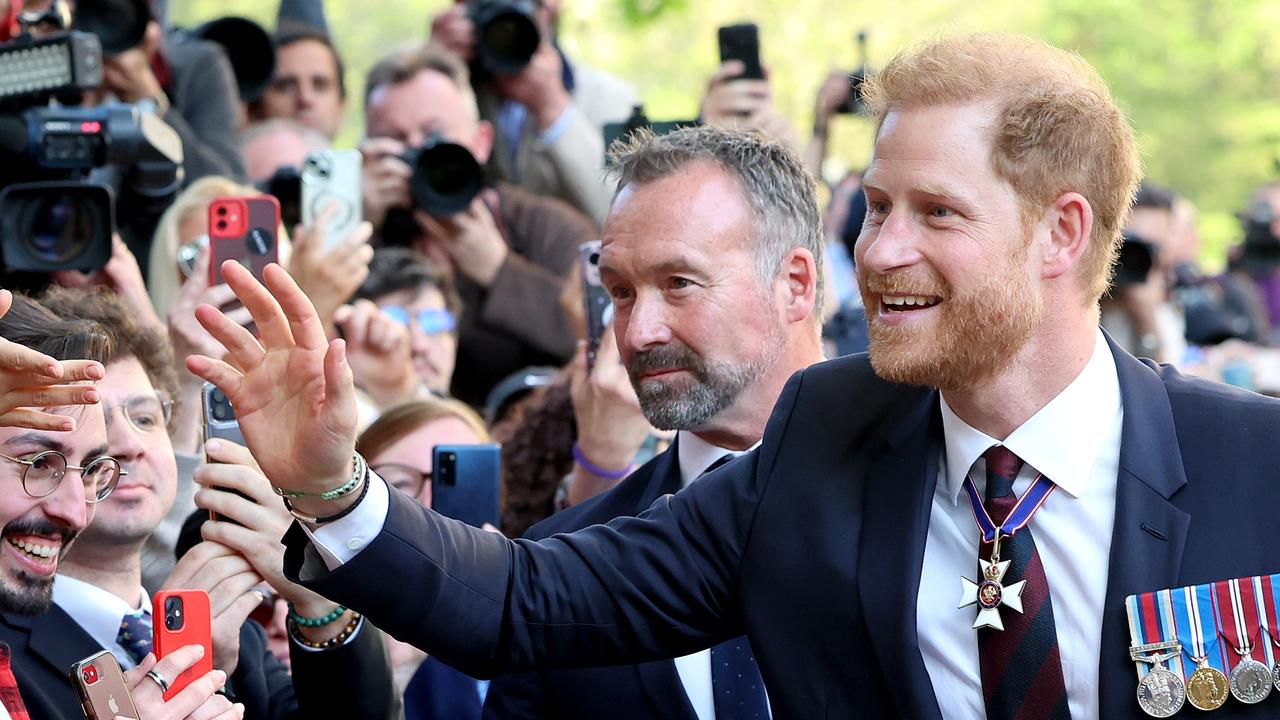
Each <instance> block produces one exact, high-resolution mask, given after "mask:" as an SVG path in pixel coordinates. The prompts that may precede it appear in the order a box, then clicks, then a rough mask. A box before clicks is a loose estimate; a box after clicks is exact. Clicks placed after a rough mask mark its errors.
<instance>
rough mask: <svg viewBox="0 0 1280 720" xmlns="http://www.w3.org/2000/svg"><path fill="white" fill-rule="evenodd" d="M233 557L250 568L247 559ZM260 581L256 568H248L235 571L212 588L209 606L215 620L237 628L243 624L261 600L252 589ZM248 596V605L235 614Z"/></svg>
mask: <svg viewBox="0 0 1280 720" xmlns="http://www.w3.org/2000/svg"><path fill="white" fill-rule="evenodd" d="M235 557H237V558H239V559H240V560H243V561H244V564H245V566H246V567H249V568H252V567H253V566H252V565H250V564H249V561H248V560H245V559H244V558H242V557H240V555H236V556H235ZM260 582H262V576H261V575H259V574H258V571H257V570H252V569H250V570H248V571H246V572H241V573H236V574H235V575H232V576H231V577H228V578H226V579H225V580H222V581H221V582H219V583H218V584H217V585H214V586H213V589H212V590H210V591H209V606H210V608H211V610H212V611H213V617H214V621H215V622H222V623H225V624H226V625H227V626H228V627H234V628H239V627H240V626H241V625H242V624H244V621H245V619H247V618H248V617H249V613H250V612H252V611H253V609H254V608H255V607H257V606H258V603H260V602H262V596H261V595H260V594H258V593H257V592H256V591H254V588H255V587H257V586H258V583H260ZM246 597H247V598H248V600H247V602H248V607H247V608H244V615H243V616H237V613H238V611H239V609H240V608H241V607H243V606H244V604H245V602H246V600H245V598H246Z"/></svg>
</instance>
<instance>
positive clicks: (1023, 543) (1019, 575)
mask: <svg viewBox="0 0 1280 720" xmlns="http://www.w3.org/2000/svg"><path fill="white" fill-rule="evenodd" d="M982 457H983V458H985V459H986V461H987V493H986V502H985V505H986V508H987V513H988V514H990V515H991V519H992V521H994V522H995V524H996V525H997V526H998V525H1000V524H1001V523H1002V522H1004V520H1005V518H1007V517H1008V516H1009V513H1010V511H1012V510H1013V506H1014V505H1015V504H1017V502H1018V498H1017V496H1015V495H1014V494H1013V481H1014V479H1015V478H1017V476H1018V471H1019V470H1020V469H1022V460H1021V459H1020V458H1019V457H1018V456H1017V455H1014V454H1013V453H1012V452H1011V451H1010V450H1009V449H1008V448H1006V447H1004V446H1001V445H997V446H995V447H993V448H991V449H990V450H987V451H986V452H985V453H983V456H982ZM990 556H991V545H987V544H984V545H983V546H982V557H983V559H990ZM1000 559H1001V560H1002V561H1003V560H1010V561H1012V562H1011V563H1010V565H1009V570H1008V572H1007V573H1006V574H1005V576H1004V580H1003V584H1004V585H1005V586H1008V585H1009V584H1010V583H1015V582H1017V581H1019V580H1026V581H1027V584H1026V585H1025V586H1024V589H1023V591H1022V610H1023V611H1022V613H1021V614H1019V613H1016V612H1013V611H1012V610H1010V609H1009V608H1005V609H1004V610H1003V611H1002V612H1001V619H1002V620H1003V621H1004V630H995V629H992V628H982V629H980V630H978V657H979V662H980V664H981V667H982V695H983V700H984V702H985V704H986V707H987V720H1015V719H1016V720H1070V718H1071V710H1070V708H1069V707H1068V706H1067V691H1066V686H1065V685H1064V683H1063V680H1062V661H1061V659H1060V657H1059V655H1058V632H1057V628H1056V627H1055V626H1054V623H1053V601H1052V600H1051V599H1050V597H1049V580H1048V579H1047V578H1046V577H1045V574H1044V565H1043V564H1041V562H1040V553H1039V552H1037V551H1036V543H1035V538H1033V537H1032V536H1031V526H1030V525H1028V526H1027V527H1025V528H1023V529H1022V530H1020V531H1019V532H1018V533H1017V534H1016V535H1014V536H1013V538H1012V539H1010V538H1005V539H1004V540H1002V541H1001V543H1000Z"/></svg>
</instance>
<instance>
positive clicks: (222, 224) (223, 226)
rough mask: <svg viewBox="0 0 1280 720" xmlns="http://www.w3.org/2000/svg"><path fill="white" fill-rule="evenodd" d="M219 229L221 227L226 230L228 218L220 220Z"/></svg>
mask: <svg viewBox="0 0 1280 720" xmlns="http://www.w3.org/2000/svg"><path fill="white" fill-rule="evenodd" d="M218 229H219V230H226V229H227V221H226V220H219V221H218Z"/></svg>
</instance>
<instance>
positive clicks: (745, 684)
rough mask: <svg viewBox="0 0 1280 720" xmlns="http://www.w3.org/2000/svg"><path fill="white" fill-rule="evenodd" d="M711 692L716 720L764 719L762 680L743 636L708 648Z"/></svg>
mask: <svg viewBox="0 0 1280 720" xmlns="http://www.w3.org/2000/svg"><path fill="white" fill-rule="evenodd" d="M711 691H712V694H713V695H714V697H715V702H716V720H766V719H767V718H768V717H769V701H768V700H767V699H766V698H765V693H764V680H763V679H762V678H761V677H760V668H758V667H756V659H755V656H753V655H752V654H751V643H749V642H747V639H746V638H745V637H740V638H734V639H732V640H726V641H725V642H722V643H720V644H719V645H717V646H715V647H713V648H711Z"/></svg>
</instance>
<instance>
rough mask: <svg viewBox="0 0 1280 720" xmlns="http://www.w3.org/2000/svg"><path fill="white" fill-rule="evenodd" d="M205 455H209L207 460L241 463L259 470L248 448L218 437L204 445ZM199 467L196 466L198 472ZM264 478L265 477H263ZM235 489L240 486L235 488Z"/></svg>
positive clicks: (229, 463) (231, 463)
mask: <svg viewBox="0 0 1280 720" xmlns="http://www.w3.org/2000/svg"><path fill="white" fill-rule="evenodd" d="M204 451H205V455H207V456H208V457H209V462H214V463H225V464H228V465H242V466H244V467H247V468H252V469H253V470H254V471H259V468H258V461H257V460H255V459H254V458H253V453H251V452H249V448H247V447H245V446H243V445H241V444H239V443H234V442H231V441H230V440H223V439H220V438H212V439H210V440H209V442H207V443H205V445H204ZM200 470H201V468H197V469H196V472H197V473H199V472H200ZM264 480H265V478H264ZM236 489H237V490H239V489H241V488H236Z"/></svg>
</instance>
